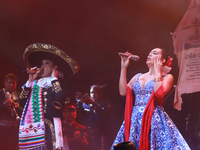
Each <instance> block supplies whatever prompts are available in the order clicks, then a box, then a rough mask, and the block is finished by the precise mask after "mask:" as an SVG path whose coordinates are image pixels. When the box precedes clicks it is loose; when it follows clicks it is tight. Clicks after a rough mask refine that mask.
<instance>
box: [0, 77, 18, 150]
mask: <svg viewBox="0 0 200 150" xmlns="http://www.w3.org/2000/svg"><path fill="white" fill-rule="evenodd" d="M4 85H5V88H3V89H2V90H0V149H1V150H17V149H18V132H19V118H17V117H18V115H20V114H18V113H19V112H20V111H21V109H19V102H18V97H19V92H18V91H16V86H17V77H16V76H15V75H14V74H12V73H9V74H7V75H6V77H5V80H4ZM15 110H16V111H15ZM17 112H18V113H17Z"/></svg>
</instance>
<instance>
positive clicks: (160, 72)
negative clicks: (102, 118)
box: [111, 48, 190, 150]
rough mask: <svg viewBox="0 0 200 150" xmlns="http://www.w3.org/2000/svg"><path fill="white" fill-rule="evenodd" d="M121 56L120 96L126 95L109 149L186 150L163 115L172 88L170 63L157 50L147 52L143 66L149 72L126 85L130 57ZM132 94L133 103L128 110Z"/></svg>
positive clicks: (186, 145) (182, 140)
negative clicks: (128, 144)
mask: <svg viewBox="0 0 200 150" xmlns="http://www.w3.org/2000/svg"><path fill="white" fill-rule="evenodd" d="M125 55H127V56H128V57H123V56H121V74H120V79H119V92H120V95H122V96H125V95H126V108H125V121H124V122H123V124H122V126H121V128H120V130H119V132H118V134H117V137H116V139H115V141H114V143H113V146H112V147H111V150H113V147H114V145H115V144H117V143H121V142H128V141H131V142H133V144H134V145H135V147H136V149H137V150H150V149H151V150H158V149H159V150H161V149H162V150H163V149H166V150H174V149H182V150H189V149H190V148H189V146H188V144H187V143H186V142H185V140H184V138H183V137H182V135H181V134H180V132H179V131H178V129H177V127H176V126H175V124H174V123H173V122H172V120H171V119H170V118H169V116H168V115H167V113H166V112H165V111H164V109H163V107H162V106H161V105H162V102H163V97H164V95H165V94H166V93H168V92H169V91H170V89H171V87H172V84H173V76H172V75H171V74H168V72H169V71H170V66H171V60H172V58H170V57H169V56H168V55H167V53H166V51H164V50H163V49H161V48H155V49H153V50H151V52H150V53H149V55H148V57H147V61H146V64H147V66H148V68H149V71H148V72H146V73H143V74H142V73H138V74H136V75H135V76H134V77H133V78H132V79H131V80H130V81H129V83H128V84H127V79H126V74H127V73H126V72H127V67H128V65H129V60H130V58H131V57H132V54H130V53H128V52H126V53H125ZM132 91H133V93H134V95H135V96H134V97H135V103H134V106H133V107H132Z"/></svg>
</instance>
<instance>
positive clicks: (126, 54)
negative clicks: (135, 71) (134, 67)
mask: <svg viewBox="0 0 200 150" xmlns="http://www.w3.org/2000/svg"><path fill="white" fill-rule="evenodd" d="M114 54H118V55H119V56H121V57H125V58H128V57H129V56H131V57H130V59H131V60H133V61H139V59H140V57H139V56H137V55H133V54H131V53H129V52H126V53H122V52H114Z"/></svg>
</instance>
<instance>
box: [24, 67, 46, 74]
mask: <svg viewBox="0 0 200 150" xmlns="http://www.w3.org/2000/svg"><path fill="white" fill-rule="evenodd" d="M37 71H42V69H41V68H37V69H34V70H28V71H27V73H28V74H34V73H36V72H37Z"/></svg>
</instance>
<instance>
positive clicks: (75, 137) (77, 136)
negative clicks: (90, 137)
mask: <svg viewBox="0 0 200 150" xmlns="http://www.w3.org/2000/svg"><path fill="white" fill-rule="evenodd" d="M74 139H81V132H80V131H75V132H74Z"/></svg>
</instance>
